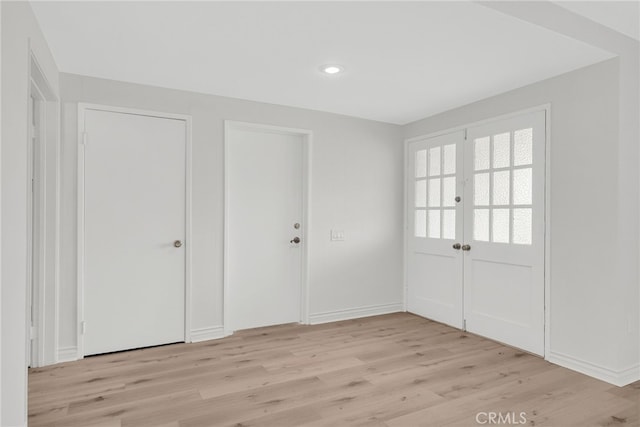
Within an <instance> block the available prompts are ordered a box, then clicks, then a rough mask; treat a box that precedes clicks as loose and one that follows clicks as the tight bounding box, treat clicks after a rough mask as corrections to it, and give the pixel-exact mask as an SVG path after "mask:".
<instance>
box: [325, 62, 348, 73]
mask: <svg viewBox="0 0 640 427" xmlns="http://www.w3.org/2000/svg"><path fill="white" fill-rule="evenodd" d="M320 71H322V72H323V73H325V74H339V73H341V72H343V71H344V67H342V66H340V65H335V64H328V65H323V66H322V67H320Z"/></svg>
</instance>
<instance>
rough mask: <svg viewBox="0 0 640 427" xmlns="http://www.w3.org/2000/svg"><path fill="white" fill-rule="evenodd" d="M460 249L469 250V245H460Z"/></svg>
mask: <svg viewBox="0 0 640 427" xmlns="http://www.w3.org/2000/svg"><path fill="white" fill-rule="evenodd" d="M462 250H463V251H470V250H471V246H470V245H462Z"/></svg>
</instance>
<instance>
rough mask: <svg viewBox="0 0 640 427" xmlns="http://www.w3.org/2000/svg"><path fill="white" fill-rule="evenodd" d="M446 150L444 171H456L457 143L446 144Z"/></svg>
mask: <svg viewBox="0 0 640 427" xmlns="http://www.w3.org/2000/svg"><path fill="white" fill-rule="evenodd" d="M443 151H444V171H443V173H445V174H450V173H456V145H455V144H449V145H445V146H444V148H443Z"/></svg>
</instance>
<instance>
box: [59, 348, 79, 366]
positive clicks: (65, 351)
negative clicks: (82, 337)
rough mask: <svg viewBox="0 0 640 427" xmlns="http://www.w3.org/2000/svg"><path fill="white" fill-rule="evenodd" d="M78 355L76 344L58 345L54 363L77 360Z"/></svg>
mask: <svg viewBox="0 0 640 427" xmlns="http://www.w3.org/2000/svg"><path fill="white" fill-rule="evenodd" d="M79 356H80V355H79V354H78V347H76V346H72V347H59V348H58V357H57V359H56V363H62V362H73V361H74V360H78V358H79Z"/></svg>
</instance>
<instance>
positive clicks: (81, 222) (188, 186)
mask: <svg viewBox="0 0 640 427" xmlns="http://www.w3.org/2000/svg"><path fill="white" fill-rule="evenodd" d="M88 110H98V111H107V112H112V113H124V114H136V115H142V116H150V117H158V118H163V119H174V120H183V121H184V122H185V126H186V135H185V144H186V146H185V156H186V159H185V173H186V176H185V241H186V242H187V244H186V245H184V248H185V278H184V283H185V307H184V313H185V319H184V329H185V330H184V340H185V342H191V257H192V254H191V241H192V239H191V234H192V233H191V221H192V155H191V152H192V151H191V150H192V149H191V139H192V138H191V116H188V115H184V114H173V113H162V112H157V111H148V110H138V109H132V108H121V107H113V106H107V105H100V104H90V103H79V104H78V163H77V167H78V187H77V190H78V193H77V194H78V212H77V213H78V229H77V231H78V240H77V245H78V246H77V247H78V252H77V253H78V259H77V263H78V264H77V275H78V276H77V277H78V289H77V296H76V300H77V307H78V310H77V331H76V332H77V334H76V336H77V345H78V347H77V356H76V358H77V359H82V358H84V339H83V322H84V247H85V246H84V238H85V236H84V229H85V215H84V176H85V168H84V154H85V151H84V149H85V132H84V121H85V120H84V116H85V113H86V111H88Z"/></svg>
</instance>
